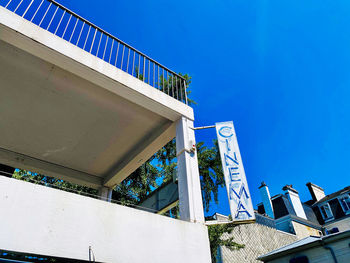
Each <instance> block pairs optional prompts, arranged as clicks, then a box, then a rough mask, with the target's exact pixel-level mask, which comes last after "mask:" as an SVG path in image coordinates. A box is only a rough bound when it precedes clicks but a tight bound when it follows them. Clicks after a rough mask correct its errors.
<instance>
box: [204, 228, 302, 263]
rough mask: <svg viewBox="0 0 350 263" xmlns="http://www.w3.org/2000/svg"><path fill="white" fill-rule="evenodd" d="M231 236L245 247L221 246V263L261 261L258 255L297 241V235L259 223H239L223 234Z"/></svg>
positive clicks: (227, 236) (224, 236)
mask: <svg viewBox="0 0 350 263" xmlns="http://www.w3.org/2000/svg"><path fill="white" fill-rule="evenodd" d="M229 237H234V241H235V242H237V243H240V244H244V245H245V247H244V248H242V249H239V250H230V249H229V248H226V247H220V249H219V253H220V255H219V258H221V261H220V260H219V261H218V262H219V263H242V262H245V263H246V262H247V263H248V262H261V261H259V260H256V258H257V257H258V256H261V255H263V254H265V253H267V252H269V251H271V250H274V249H277V248H279V247H281V246H284V245H287V244H290V243H292V242H295V241H297V237H296V236H295V235H292V234H289V233H285V232H281V231H279V230H276V229H274V228H271V227H268V226H264V225H260V224H257V223H254V224H246V225H238V226H236V227H235V228H234V229H233V231H232V233H231V234H224V235H223V236H222V238H224V239H226V238H229ZM198 262H199V261H198Z"/></svg>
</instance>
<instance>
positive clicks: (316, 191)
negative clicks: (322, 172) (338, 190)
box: [306, 182, 326, 202]
mask: <svg viewBox="0 0 350 263" xmlns="http://www.w3.org/2000/svg"><path fill="white" fill-rule="evenodd" d="M306 186H307V187H308V188H309V192H310V194H311V197H312V200H313V201H314V202H317V201H320V200H321V199H322V198H323V197H325V196H326V195H325V194H324V190H323V188H322V187H319V186H318V185H315V184H313V183H310V182H308V183H307V184H306Z"/></svg>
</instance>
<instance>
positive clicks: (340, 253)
mask: <svg viewBox="0 0 350 263" xmlns="http://www.w3.org/2000/svg"><path fill="white" fill-rule="evenodd" d="M349 242H350V240H349V239H345V240H341V241H338V242H334V243H331V244H329V246H330V247H332V248H333V250H334V253H335V256H336V258H337V261H338V263H349V262H350V249H349ZM296 256H307V257H308V259H309V262H310V263H329V262H335V261H334V259H333V258H332V255H331V252H330V251H329V250H328V249H325V248H323V247H322V246H318V247H313V248H310V249H305V250H304V251H299V252H296V253H292V254H289V255H286V256H283V257H280V258H277V259H274V260H270V261H265V262H268V263H289V262H290V260H291V259H292V258H294V257H296Z"/></svg>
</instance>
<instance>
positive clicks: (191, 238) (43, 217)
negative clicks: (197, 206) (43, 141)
mask: <svg viewBox="0 0 350 263" xmlns="http://www.w3.org/2000/svg"><path fill="white" fill-rule="evenodd" d="M0 209H1V217H0V233H1V235H0V249H3V250H11V251H18V252H27V253H33V254H43V255H49V256H56V257H66V258H75V259H81V260H88V250H89V246H91V247H92V250H93V252H94V254H95V257H96V261H97V262H118V263H123V262H125V263H126V262H146V263H147V262H152V263H164V262H167V263H172V262H174V263H175V262H183V263H185V262H189V263H190V262H191V263H193V262H201V263H209V262H210V251H209V240H208V234H207V227H206V226H204V225H203V224H199V223H189V222H184V221H180V220H175V219H171V218H168V217H165V216H160V215H155V214H151V213H148V212H144V211H139V210H136V209H132V208H128V207H123V206H119V205H116V204H112V203H108V202H104V201H100V200H96V199H92V198H87V197H84V196H80V195H76V194H72V193H67V192H63V191H60V190H56V189H51V188H48V187H44V186H40V185H35V184H31V183H27V182H24V181H18V180H16V179H10V178H6V177H2V176H0Z"/></svg>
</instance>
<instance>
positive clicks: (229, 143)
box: [215, 121, 255, 221]
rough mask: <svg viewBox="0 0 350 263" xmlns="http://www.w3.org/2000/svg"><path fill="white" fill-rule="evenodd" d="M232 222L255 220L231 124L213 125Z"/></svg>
mask: <svg viewBox="0 0 350 263" xmlns="http://www.w3.org/2000/svg"><path fill="white" fill-rule="evenodd" d="M215 126H216V133H217V136H218V143H219V149H220V156H221V162H222V169H223V172H224V176H225V183H226V189H227V195H228V199H229V204H230V210H231V216H232V219H233V221H246V220H255V215H254V209H253V204H252V199H251V197H250V193H249V189H248V184H247V179H246V176H245V172H244V168H243V163H242V159H241V154H240V152H239V148H238V143H237V137H236V133H235V129H234V127H233V122H232V121H229V122H219V123H216V124H215Z"/></svg>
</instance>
